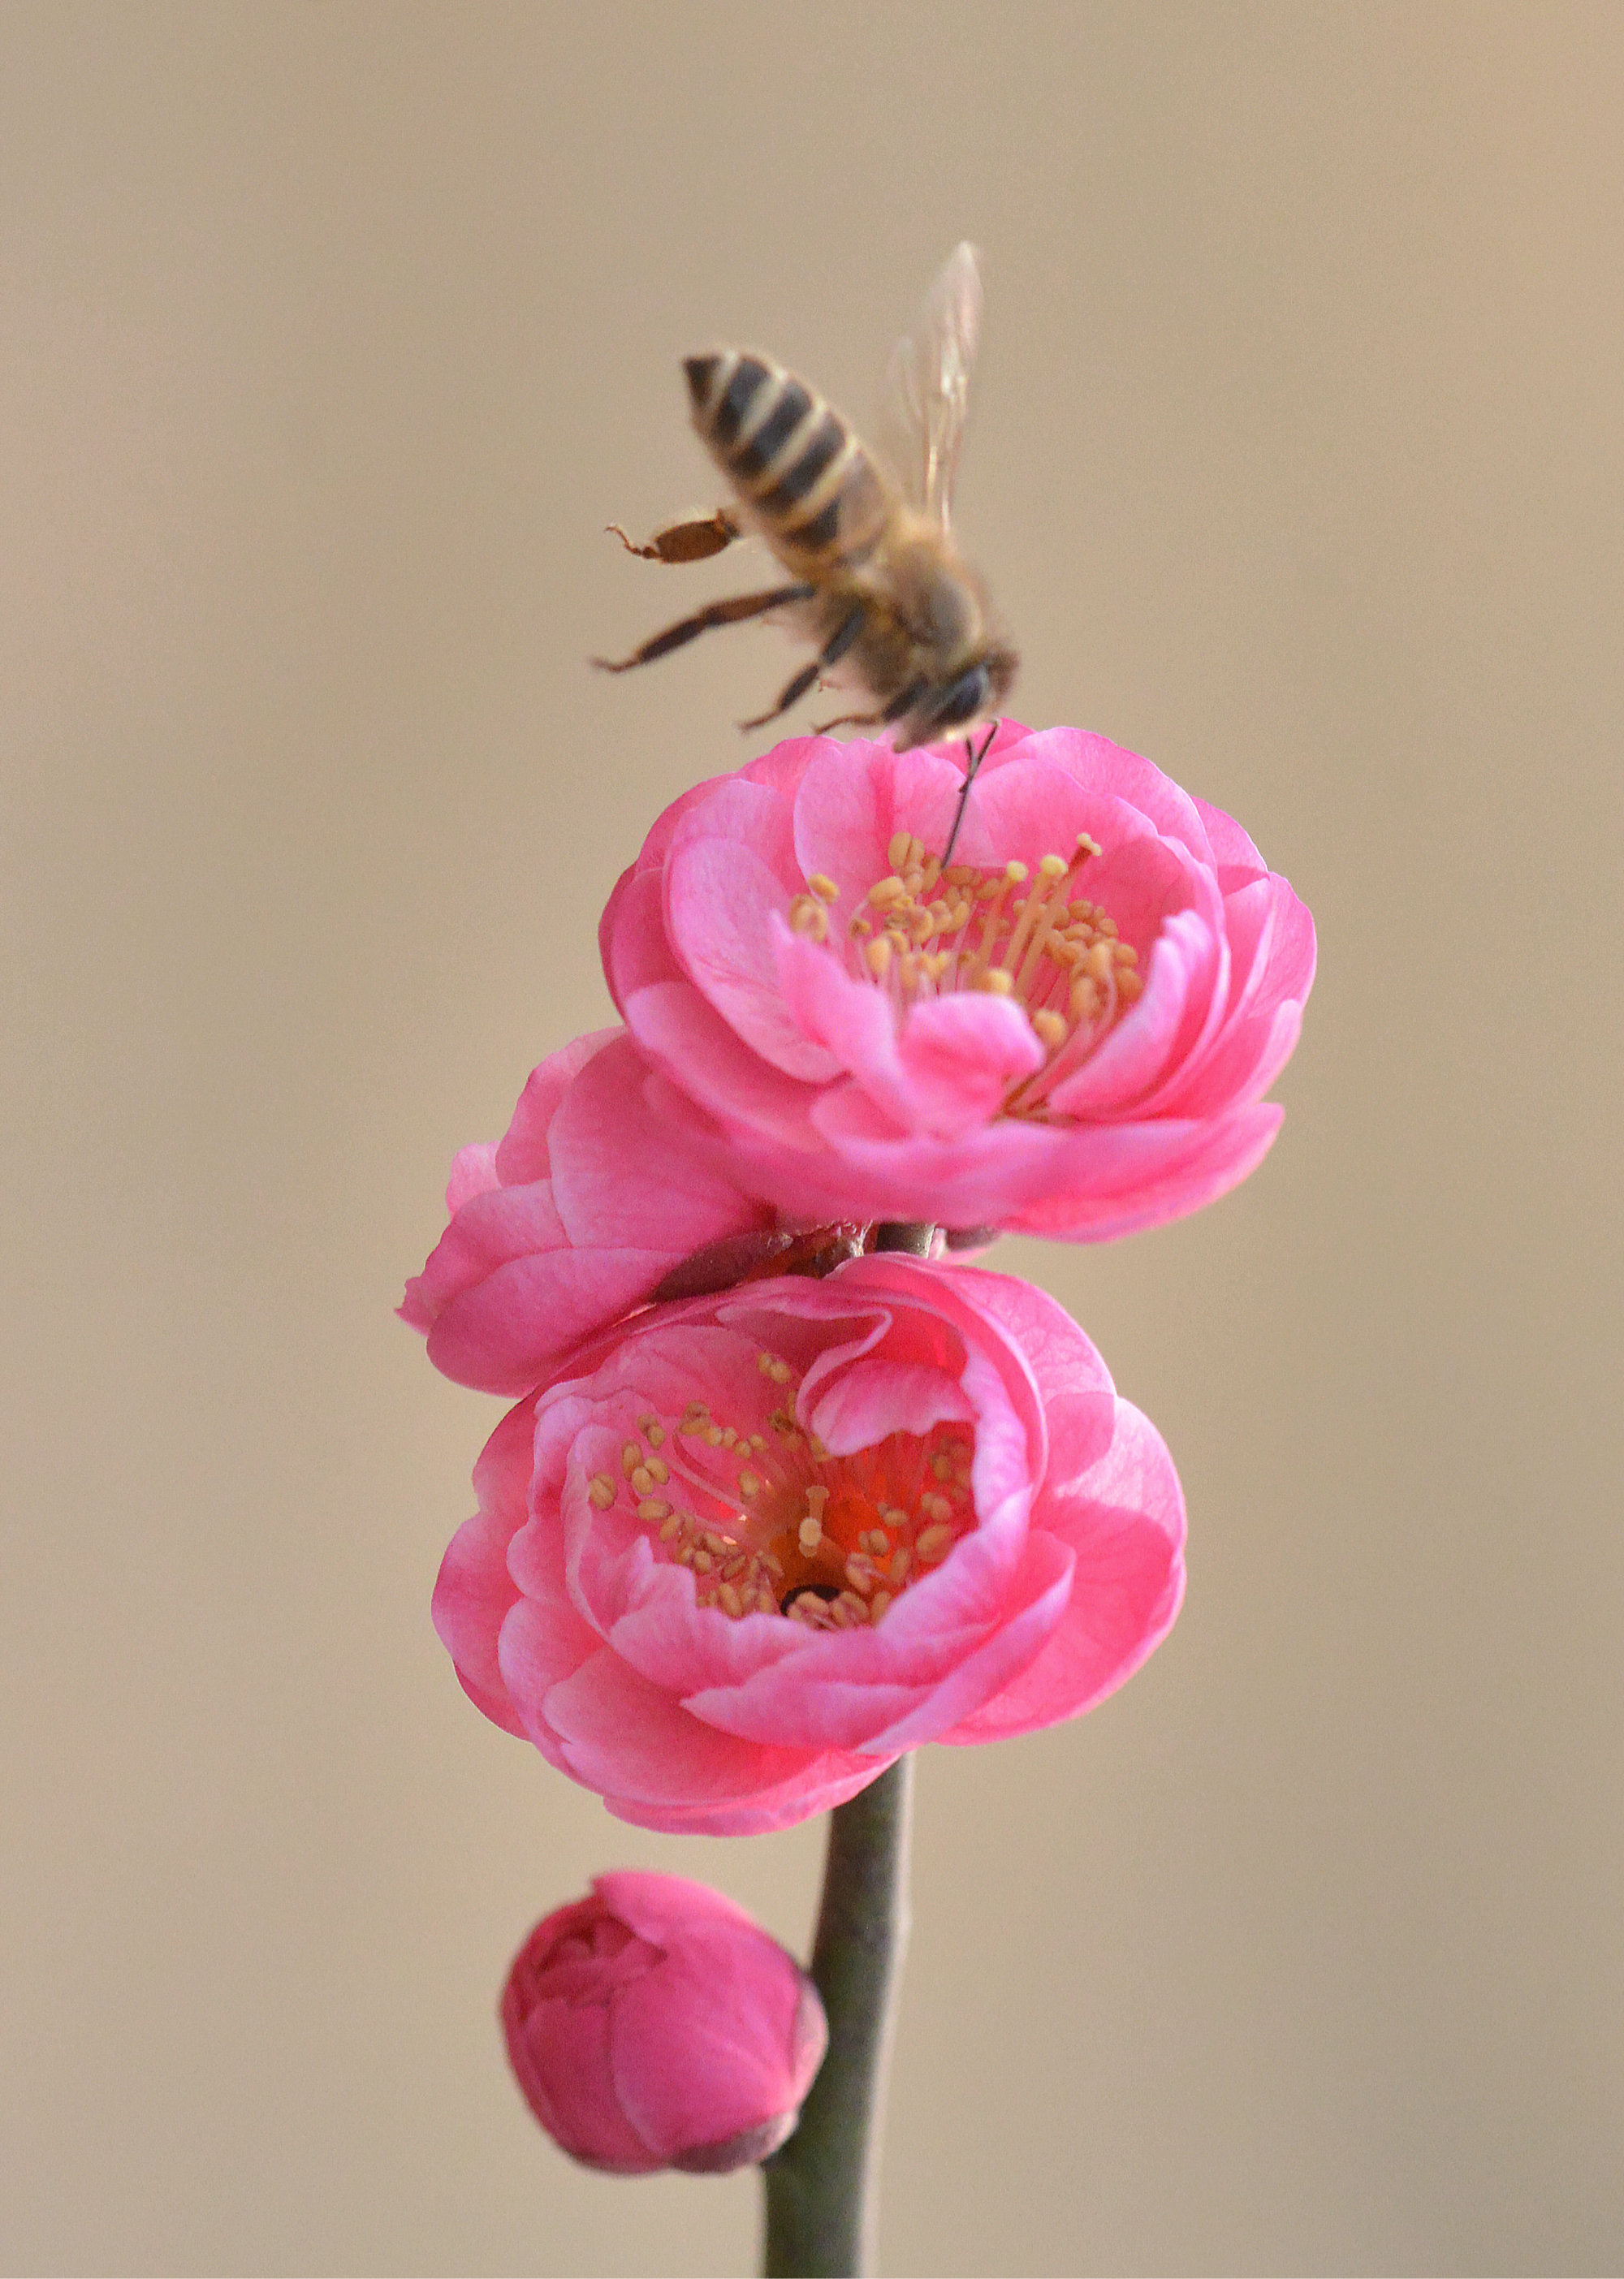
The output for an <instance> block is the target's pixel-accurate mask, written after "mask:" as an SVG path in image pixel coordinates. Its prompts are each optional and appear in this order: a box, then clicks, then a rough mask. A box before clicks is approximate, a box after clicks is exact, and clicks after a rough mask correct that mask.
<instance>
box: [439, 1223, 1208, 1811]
mask: <svg viewBox="0 0 1624 2279" xmlns="http://www.w3.org/2000/svg"><path fill="white" fill-rule="evenodd" d="M566 1372H567V1373H566ZM474 1485H475V1487H476V1489H477V1492H478V1496H479V1507H480V1508H479V1511H478V1514H477V1515H476V1516H475V1517H474V1518H473V1519H471V1520H469V1521H468V1522H467V1523H466V1524H465V1525H464V1526H463V1527H462V1528H461V1529H460V1530H459V1531H458V1534H457V1536H456V1537H455V1538H454V1539H453V1541H452V1543H451V1546H450V1550H449V1551H448V1552H447V1554H446V1557H445V1561H444V1563H443V1566H442V1569H441V1571H440V1580H439V1584H438V1585H437V1587H436V1590H435V1625H436V1627H437V1629H438V1630H439V1632H440V1635H441V1637H442V1638H443V1640H444V1642H445V1644H446V1646H448V1647H449V1648H450V1654H451V1656H452V1659H453V1661H455V1663H456V1666H457V1670H458V1676H459V1677H460V1678H461V1680H462V1683H463V1685H464V1687H465V1688H466V1691H467V1692H468V1693H469V1695H470V1696H471V1698H472V1699H473V1700H474V1701H475V1702H476V1703H477V1704H478V1706H479V1707H481V1709H483V1710H484V1712H485V1714H486V1715H487V1716H489V1717H490V1718H492V1719H493V1720H494V1721H495V1722H496V1723H497V1724H499V1725H502V1726H504V1727H505V1728H506V1730H508V1731H510V1732H512V1733H516V1734H520V1735H523V1736H525V1737H527V1738H528V1739H530V1740H531V1741H532V1742H534V1744H535V1746H536V1747H537V1748H538V1749H539V1750H540V1751H541V1752H542V1753H543V1756H545V1757H546V1758H547V1759H548V1760H549V1761H550V1762H551V1763H552V1764H554V1765H557V1766H558V1767H559V1768H560V1769H562V1770H563V1771H565V1772H567V1773H569V1774H570V1775H571V1776H573V1778H574V1779H576V1780H578V1781H581V1782H582V1783H583V1784H585V1785H586V1786H588V1787H589V1788H594V1789H596V1790H598V1791H600V1792H602V1794H603V1795H604V1799H605V1800H606V1801H607V1803H608V1805H609V1807H610V1809H611V1810H612V1812H615V1813H618V1814H619V1815H620V1816H621V1817H622V1818H623V1819H627V1820H630V1821H635V1822H640V1823H642V1824H643V1825H644V1826H647V1827H651V1828H660V1829H666V1830H693V1831H698V1832H702V1833H708V1834H713V1835H742V1834H750V1833H752V1832H754V1831H756V1830H763V1829H771V1828H780V1827H783V1826H786V1825H787V1824H788V1823H789V1822H792V1821H797V1820H800V1819H803V1818H804V1817H806V1816H807V1815H809V1814H812V1813H814V1812H820V1811H822V1810H824V1809H826V1808H827V1807H830V1806H832V1805H835V1804H838V1803H840V1802H842V1801H843V1799H845V1798H847V1797H849V1796H851V1795H853V1794H854V1793H855V1792H857V1791H858V1789H860V1788H863V1787H865V1786H866V1784H867V1783H868V1782H870V1781H871V1780H873V1779H874V1777H875V1776H877V1775H878V1774H879V1773H880V1772H881V1771H882V1770H883V1769H884V1768H885V1767H886V1766H887V1765H888V1764H889V1763H890V1762H891V1761H893V1760H894V1759H895V1758H897V1756H899V1755H900V1754H902V1753H903V1752H904V1751H905V1750H908V1749H912V1748H914V1747H916V1746H918V1745H919V1744H920V1742H923V1741H931V1740H941V1741H952V1742H967V1741H982V1740H991V1739H994V1738H998V1737H1000V1736H1002V1735H1004V1734H1009V1733H1020V1732H1025V1731H1028V1730H1031V1729H1032V1728H1034V1727H1036V1726H1040V1725H1048V1724H1052V1723H1055V1722H1056V1721H1057V1720H1058V1719H1060V1718H1064V1717H1072V1716H1075V1715H1077V1714H1078V1713H1079V1712H1080V1711H1081V1710H1084V1709H1087V1708H1089V1707H1091V1706H1092V1705H1093V1704H1094V1703H1095V1702H1097V1701H1098V1700H1101V1699H1102V1698H1103V1696H1104V1695H1105V1694H1107V1693H1109V1692H1111V1691H1112V1689H1113V1688H1114V1687H1115V1686H1117V1685H1120V1684H1121V1682H1122V1680H1123V1679H1124V1678H1125V1677H1128V1675H1129V1674H1130V1672H1131V1671H1133V1670H1134V1669H1136V1668H1137V1667H1138V1665H1139V1663H1140V1662H1141V1661H1143V1659H1144V1658H1145V1656H1146V1655H1147V1654H1149V1653H1150V1652H1151V1648H1152V1647H1153V1646H1155V1645H1156V1644H1157V1642H1158V1640H1159V1639H1160V1638H1162V1637H1163V1636H1164V1635H1165V1634H1166V1631H1167V1630H1168V1628H1169V1626H1170V1625H1171V1623H1172V1622H1173V1619H1174V1615H1175V1613H1176V1612H1177V1609H1178V1604H1179V1599H1180V1595H1181V1590H1182V1586H1183V1563H1182V1556H1181V1552H1182V1544H1183V1537H1184V1512H1183V1501H1182V1498H1181V1493H1180V1490H1179V1483H1178V1477H1177V1475H1176V1474H1175V1472H1174V1469H1173V1462H1172V1459H1171V1458H1170V1457H1169V1455H1168V1454H1167V1451H1166V1447H1165V1446H1164V1445H1163V1443H1162V1440H1161V1438H1160V1435H1159V1434H1158V1432H1157V1431H1156V1429H1155V1427H1154V1426H1153V1425H1152V1424H1151V1423H1149V1422H1148V1421H1147V1420H1146V1418H1144V1417H1143V1416H1141V1415H1140V1413H1139V1412H1138V1410H1137V1409H1135V1408H1131V1407H1130V1406H1129V1405H1128V1402H1127V1401H1125V1400H1119V1399H1118V1398H1117V1395H1116V1393H1115V1392H1114V1390H1113V1388H1112V1383H1111V1379H1110V1377H1109V1376H1108V1375H1107V1373H1106V1370H1105V1367H1104V1362H1102V1361H1101V1360H1100V1357H1099V1355H1098V1354H1097V1353H1096V1351H1095V1350H1094V1347H1092V1346H1091V1345H1090V1344H1089V1340H1088V1339H1087V1338H1085V1337H1084V1336H1083V1334H1082V1332H1081V1331H1080V1330H1079V1329H1078V1328H1077V1327H1076V1325H1075V1324H1074V1323H1073V1322H1072V1321H1071V1319H1070V1318H1069V1317H1068V1316H1066V1314H1065V1313H1064V1312H1063V1311H1062V1310H1061V1308H1059V1307H1058V1306H1057V1305H1056V1304H1055V1303H1054V1301H1052V1300H1051V1299H1050V1298H1048V1297H1045V1296H1044V1295H1043V1293H1042V1292H1041V1291H1037V1290H1034V1289H1032V1288H1030V1287H1029V1286H1028V1285H1027V1284H1025V1283H1022V1282H1017V1281H1012V1280H1010V1279H1009V1278H1006V1277H1004V1276H1003V1275H997V1274H988V1273H984V1272H982V1271H981V1270H978V1269H975V1268H970V1267H962V1266H945V1265H942V1266H937V1265H927V1264H924V1263H920V1262H915V1261H913V1260H911V1259H907V1258H904V1257H899V1256H896V1255H875V1256H871V1257H866V1258H861V1259H858V1260H855V1261H853V1262H851V1263H850V1264H848V1265H845V1266H843V1267H841V1268H840V1269H838V1270H836V1271H835V1273H833V1274H831V1275H830V1276H828V1277H827V1278H826V1279H824V1280H821V1281H812V1282H808V1281H795V1280H789V1279H780V1280H777V1281H768V1282H759V1283H756V1284H753V1285H745V1286H743V1287H741V1288H738V1289H735V1290H733V1291H730V1292H728V1293H725V1294H723V1295H721V1296H718V1297H708V1298H701V1299H692V1300H689V1301H685V1302H683V1303H681V1304H677V1305H669V1306H662V1307H658V1308H653V1309H651V1310H650V1311H649V1312H647V1313H644V1314H643V1315H640V1316H637V1317H635V1319H634V1320H632V1321H630V1322H628V1323H626V1324H622V1325H621V1326H620V1328H618V1329H616V1330H612V1331H608V1332H606V1333H604V1335H603V1336H602V1337H600V1338H598V1339H594V1340H593V1341H591V1343H590V1344H589V1345H588V1346H587V1347H583V1348H582V1349H581V1351H579V1352H578V1353H576V1354H573V1356H572V1357H571V1359H570V1361H569V1362H568V1363H567V1364H566V1370H560V1372H559V1373H558V1375H556V1376H555V1377H553V1378H552V1379H551V1380H550V1382H549V1383H548V1384H546V1385H543V1387H542V1388H541V1390H540V1392H539V1393H536V1394H533V1395H532V1396H531V1397H529V1398H528V1399H527V1400H522V1401H520V1404H519V1405H518V1406H517V1407H516V1408H513V1409H512V1410H510V1412H509V1414H508V1415H507V1416H506V1417H505V1418H504V1420H503V1422H502V1423H500V1424H499V1425H498V1426H497V1428H496V1431H495V1432H494V1433H493V1434H492V1436H491V1439H490V1440H489V1443H488V1445H487V1446H486V1448H485V1450H484V1453H483V1454H482V1455H481V1459H480V1462H479V1464H478V1466H477V1468H476V1469H475V1472H474Z"/></svg>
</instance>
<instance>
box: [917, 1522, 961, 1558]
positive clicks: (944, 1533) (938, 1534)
mask: <svg viewBox="0 0 1624 2279" xmlns="http://www.w3.org/2000/svg"><path fill="white" fill-rule="evenodd" d="M952 1547H953V1531H952V1529H951V1527H944V1526H943V1525H942V1524H941V1523H940V1522H938V1523H937V1524H936V1525H935V1527H927V1528H926V1529H925V1530H924V1531H923V1532H922V1534H921V1535H920V1538H919V1540H918V1541H917V1542H916V1543H915V1545H914V1546H913V1548H914V1552H915V1554H916V1555H917V1556H918V1557H919V1558H920V1561H922V1562H923V1563H924V1564H925V1565H926V1566H927V1567H934V1566H935V1564H936V1562H937V1561H938V1560H941V1559H945V1558H946V1557H947V1554H948V1553H949V1552H950V1551H951V1549H952Z"/></svg>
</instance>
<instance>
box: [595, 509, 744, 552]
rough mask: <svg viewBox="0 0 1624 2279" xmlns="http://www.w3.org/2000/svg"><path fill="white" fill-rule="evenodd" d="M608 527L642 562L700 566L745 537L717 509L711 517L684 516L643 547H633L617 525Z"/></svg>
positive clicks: (658, 531) (739, 525)
mask: <svg viewBox="0 0 1624 2279" xmlns="http://www.w3.org/2000/svg"><path fill="white" fill-rule="evenodd" d="M608 527H609V529H610V530H611V531H612V533H613V534H614V535H615V537H617V538H618V539H619V540H620V543H621V545H622V546H623V547H625V549H626V550H627V553H628V554H635V555H636V556H638V557H639V558H640V559H641V560H642V561H644V562H703V561H704V559H705V557H706V556H707V555H711V554H720V552H721V550H722V549H723V547H724V546H731V545H732V543H733V541H734V540H735V538H743V535H744V531H743V526H742V525H741V524H740V523H738V522H735V519H734V518H733V516H732V515H731V514H729V513H728V511H727V508H726V507H725V506H719V507H718V508H717V510H716V511H715V513H714V514H690V515H685V516H684V517H683V518H682V520H681V522H673V523H667V525H666V527H665V529H664V530H657V531H656V532H655V533H654V535H653V537H652V538H651V539H650V541H649V542H648V544H647V545H646V546H637V545H635V544H634V543H633V541H632V540H630V539H629V538H628V537H627V534H626V533H625V532H624V531H623V530H622V529H621V527H620V524H619V523H618V522H612V523H611V524H610V525H609V526H608Z"/></svg>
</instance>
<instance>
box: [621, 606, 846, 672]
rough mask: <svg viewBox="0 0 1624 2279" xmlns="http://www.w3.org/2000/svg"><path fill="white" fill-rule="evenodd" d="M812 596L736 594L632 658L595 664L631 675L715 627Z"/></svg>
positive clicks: (662, 635)
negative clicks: (638, 665) (632, 670)
mask: <svg viewBox="0 0 1624 2279" xmlns="http://www.w3.org/2000/svg"><path fill="white" fill-rule="evenodd" d="M811 599H812V587H810V586H769V587H767V589H766V592H765V593H760V594H735V595H733V597H732V598H731V600H729V601H726V602H712V603H711V605H710V607H709V608H708V609H704V610H696V611H695V612H694V615H693V616H692V617H691V618H682V619H681V622H680V623H679V624H677V625H667V626H666V630H665V632H664V633H655V634H654V635H653V636H652V638H651V639H650V640H649V641H644V643H643V647H642V648H635V649H634V650H633V651H632V653H631V655H630V656H623V657H621V658H620V660H619V661H618V662H616V661H615V660H614V659H613V658H611V657H607V656H595V657H594V658H593V660H592V662H593V664H596V666H598V667H599V669H600V670H601V671H604V672H629V671H631V669H632V667H633V665H635V664H653V662H654V660H655V658H656V657H657V656H670V654H671V652H672V650H673V648H681V647H682V646H683V644H684V643H685V642H687V641H693V640H694V639H695V638H696V637H697V635H698V634H700V633H708V632H709V631H710V629H711V627H712V625H741V624H743V620H744V619H745V618H764V617H765V616H766V613H767V611H768V610H781V609H782V608H784V607H785V605H786V604H787V603H788V602H810V601H811Z"/></svg>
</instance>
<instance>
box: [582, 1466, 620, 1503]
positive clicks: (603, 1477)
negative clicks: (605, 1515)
mask: <svg viewBox="0 0 1624 2279" xmlns="http://www.w3.org/2000/svg"><path fill="white" fill-rule="evenodd" d="M587 1493H588V1494H589V1496H590V1497H591V1499H592V1500H593V1502H594V1503H595V1504H596V1506H597V1508H598V1509H599V1510H600V1511H607V1510H608V1508H609V1507H610V1505H611V1504H612V1502H613V1501H614V1496H615V1488H614V1482H613V1481H612V1479H611V1478H610V1477H609V1475H608V1473H607V1472H594V1473H593V1475H592V1478H591V1482H590V1485H589V1486H588V1489H587Z"/></svg>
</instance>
